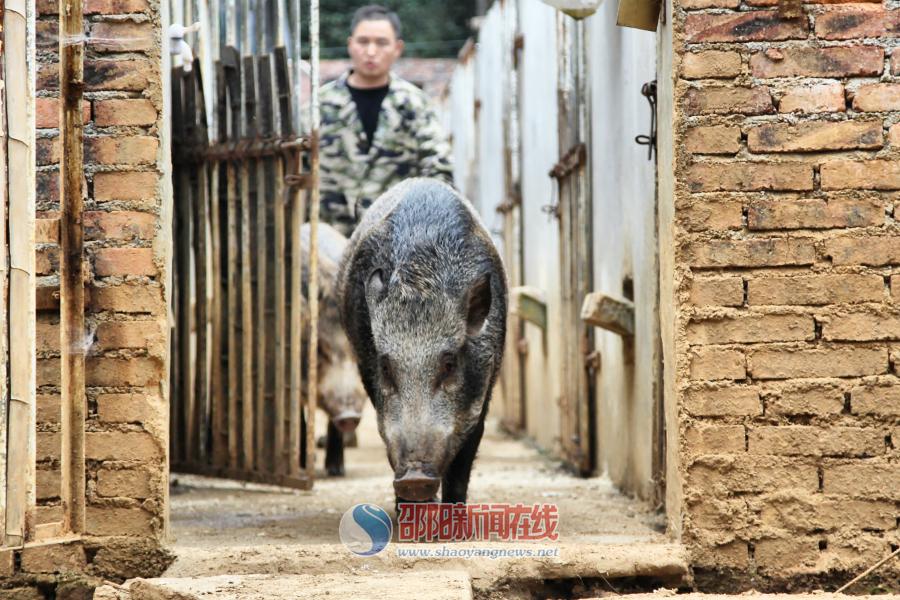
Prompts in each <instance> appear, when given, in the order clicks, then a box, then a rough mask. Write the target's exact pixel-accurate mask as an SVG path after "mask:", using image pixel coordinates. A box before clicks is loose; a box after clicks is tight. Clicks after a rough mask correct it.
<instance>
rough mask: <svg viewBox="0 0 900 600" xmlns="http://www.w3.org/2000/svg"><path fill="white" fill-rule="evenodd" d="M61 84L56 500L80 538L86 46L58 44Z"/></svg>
mask: <svg viewBox="0 0 900 600" xmlns="http://www.w3.org/2000/svg"><path fill="white" fill-rule="evenodd" d="M83 12H84V11H83V7H82V2H81V0H60V30H61V31H62V32H64V33H65V37H66V38H70V39H71V38H74V37H79V36H82V35H83V34H84V23H83V22H82V19H83ZM59 53H60V61H59V63H60V64H59V70H60V74H59V81H60V98H61V102H60V123H61V127H60V137H61V138H62V157H63V158H62V160H61V163H60V178H59V179H60V181H59V184H60V223H59V229H60V244H59V245H60V248H59V258H60V263H59V306H60V350H61V359H60V364H61V367H62V373H61V377H60V386H61V388H62V390H61V391H62V396H61V400H60V427H61V431H62V435H61V436H60V438H61V448H60V457H61V460H60V499H61V500H62V505H63V523H62V528H63V530H65V531H71V532H74V533H82V532H83V531H84V515H85V458H84V420H85V413H86V412H87V406H86V399H85V379H84V375H85V372H84V370H85V356H84V355H85V342H84V338H85V328H84V273H83V268H84V267H83V264H84V226H83V224H82V223H83V215H84V202H83V197H84V189H83V187H84V186H83V183H82V182H83V180H84V126H83V124H82V123H83V120H82V111H81V104H82V97H83V93H82V90H83V85H82V83H83V79H84V45H83V44H67V43H65V42H64V41H63V39H62V38H61V40H60V46H59Z"/></svg>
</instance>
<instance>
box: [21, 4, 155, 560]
mask: <svg viewBox="0 0 900 600" xmlns="http://www.w3.org/2000/svg"><path fill="white" fill-rule="evenodd" d="M157 8H158V5H157V4H156V3H152V4H151V3H150V2H148V0H86V3H85V30H86V32H87V33H88V37H89V41H88V45H87V48H86V58H85V83H86V90H85V100H84V103H83V115H84V123H85V182H86V188H85V190H86V199H85V211H86V212H85V215H84V227H85V248H86V251H85V252H86V255H87V266H86V271H87V273H86V275H85V277H86V307H85V310H86V313H87V315H86V321H87V327H88V330H89V335H88V337H87V339H86V341H85V345H86V347H87V352H88V358H87V367H86V370H87V372H86V379H87V386H88V389H87V403H88V421H87V424H86V429H87V433H86V458H87V471H88V481H87V513H86V528H87V534H88V535H89V536H94V537H97V538H102V537H105V536H116V537H120V538H121V539H119V540H118V541H115V543H112V544H110V543H108V542H109V541H110V540H102V539H95V540H93V542H91V544H94V545H95V546H96V548H101V547H102V550H101V551H100V552H96V551H94V552H87V553H85V552H83V551H81V550H80V549H79V548H80V546H79V547H75V549H74V550H72V556H74V558H72V560H75V561H76V562H77V563H78V564H79V565H82V566H83V567H84V568H85V569H86V570H87V571H89V572H92V573H94V574H97V575H103V574H107V575H110V576H119V577H121V576H124V575H132V576H133V575H138V574H152V573H153V572H154V571H155V570H158V568H159V561H158V560H157V559H155V558H152V557H150V556H151V555H154V553H155V552H157V550H158V546H159V541H160V539H161V537H162V534H163V532H164V525H165V524H164V520H165V518H166V513H165V498H166V488H167V473H166V460H165V457H166V451H167V441H166V440H167V433H166V427H167V421H168V411H167V406H166V402H165V395H164V394H165V388H164V387H163V380H164V368H165V365H166V362H165V358H166V355H165V352H166V348H167V309H166V303H165V300H164V297H165V296H164V285H163V284H164V281H165V279H164V270H165V268H164V248H163V243H164V241H165V238H166V236H168V232H167V231H164V229H163V228H162V227H161V223H160V213H161V196H160V183H161V175H160V167H161V159H162V157H161V155H160V132H161V131H162V130H163V129H162V128H163V123H162V118H161V113H162V85H161V72H160V22H159V15H158V14H157V13H156V12H155V11H156V10H157ZM38 11H39V17H38V23H37V32H38V39H37V47H38V61H39V68H38V82H37V86H38V96H39V97H38V99H37V102H36V112H37V127H38V132H37V135H38V142H37V152H36V154H37V163H38V177H37V188H38V189H37V211H38V212H37V215H36V216H37V242H38V244H37V249H36V251H37V270H38V282H39V283H38V293H37V305H38V306H37V308H38V325H37V350H38V370H37V373H38V375H37V385H38V417H37V418H38V434H37V435H38V438H37V454H38V471H37V484H38V490H37V491H38V503H39V507H38V519H37V520H38V523H45V522H52V521H56V520H59V518H60V515H61V508H60V506H59V470H58V469H59V453H60V434H59V401H60V396H59V394H60V389H59V377H60V361H59V327H58V324H59V295H58V289H59V280H58V268H59V248H58V245H57V244H58V241H59V220H58V216H59V213H58V211H59V169H58V162H59V160H60V143H59V142H60V140H59V130H58V123H59V101H58V96H59V94H58V84H59V76H58V68H59V66H58V62H57V61H58V53H57V49H58V38H57V31H58V21H57V11H58V3H57V2H55V1H53V0H39V1H38ZM58 551H63V550H58ZM148 553H149V554H148ZM129 554H131V555H133V557H141V558H140V559H139V560H138V559H137V558H135V559H134V560H132V561H131V562H129V560H128V555H129ZM35 560H37V559H35ZM86 561H88V562H86ZM88 563H90V564H88ZM28 564H29V561H28V560H24V557H23V560H22V569H23V570H24V571H29V570H31V571H36V572H41V571H42V569H29V567H28ZM35 564H37V563H35ZM142 565H143V566H142ZM117 569H118V571H117ZM122 569H124V571H122ZM43 571H46V569H43Z"/></svg>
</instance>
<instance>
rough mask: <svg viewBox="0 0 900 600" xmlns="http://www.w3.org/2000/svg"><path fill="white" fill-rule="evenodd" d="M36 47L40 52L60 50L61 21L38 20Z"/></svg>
mask: <svg viewBox="0 0 900 600" xmlns="http://www.w3.org/2000/svg"><path fill="white" fill-rule="evenodd" d="M35 46H37V49H38V50H40V51H46V50H54V49H58V48H59V21H58V20H56V19H54V20H52V21H45V20H38V21H37V22H36V23H35Z"/></svg>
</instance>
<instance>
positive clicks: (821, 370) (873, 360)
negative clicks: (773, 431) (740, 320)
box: [748, 346, 888, 379]
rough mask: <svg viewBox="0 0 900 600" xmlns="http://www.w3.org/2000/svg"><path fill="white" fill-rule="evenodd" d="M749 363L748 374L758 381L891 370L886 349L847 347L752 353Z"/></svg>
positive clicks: (853, 374) (841, 375)
mask: <svg viewBox="0 0 900 600" xmlns="http://www.w3.org/2000/svg"><path fill="white" fill-rule="evenodd" d="M748 363H749V368H748V371H749V373H750V374H751V375H752V376H753V377H754V378H755V379H792V378H800V377H863V376H866V375H879V374H881V373H886V372H887V368H888V360H887V351H886V350H884V349H882V348H863V347H846V346H845V347H834V348H815V349H804V350H787V349H785V350H774V349H760V350H752V351H751V353H750V355H749V356H748Z"/></svg>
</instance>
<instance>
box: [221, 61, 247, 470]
mask: <svg viewBox="0 0 900 600" xmlns="http://www.w3.org/2000/svg"><path fill="white" fill-rule="evenodd" d="M222 64H223V71H224V74H225V82H226V87H227V95H228V113H229V117H230V119H228V132H227V134H226V137H227V138H228V139H234V140H236V139H237V138H238V137H240V128H241V91H240V79H241V72H240V60H239V59H238V56H237V50H235V49H234V47H231V46H229V47H226V48H225V50H224V52H223V55H222ZM226 192H227V199H226V205H227V210H226V212H227V220H228V223H227V228H228V230H227V236H228V243H227V244H226V247H227V251H228V264H227V270H228V298H227V303H228V311H227V314H228V318H229V326H228V368H227V373H228V465H229V467H230V468H232V469H236V468H238V467H239V465H240V461H239V448H240V437H239V424H240V420H239V414H238V399H239V398H240V396H241V389H242V387H241V372H242V370H241V368H240V365H241V364H242V362H241V341H240V336H241V322H242V314H243V312H242V309H241V298H240V284H239V281H240V239H241V238H240V228H239V223H238V220H239V218H240V188H239V183H238V165H237V164H236V163H234V162H232V161H229V162H228V163H227V167H226Z"/></svg>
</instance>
